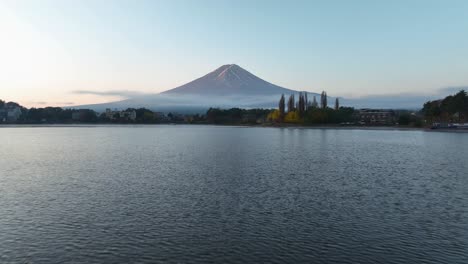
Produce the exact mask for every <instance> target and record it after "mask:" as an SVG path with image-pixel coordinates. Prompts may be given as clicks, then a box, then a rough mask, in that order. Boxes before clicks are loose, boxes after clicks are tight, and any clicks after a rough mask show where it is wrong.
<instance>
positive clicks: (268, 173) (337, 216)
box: [0, 126, 468, 264]
mask: <svg viewBox="0 0 468 264" xmlns="http://www.w3.org/2000/svg"><path fill="white" fill-rule="evenodd" d="M0 139H1V145H0V263H64V262H68V263H116V262H119V263H155V262H175V263H187V262H190V263H193V262H202V263H206V262H219V263H245V262H253V263H258V262H273V263H283V262H288V263H298V262H308V263H332V262H336V263H451V264H453V263H465V264H466V263H468V133H436V132H424V131H396V130H393V131H386V130H338V129H295V128H258V127H257V128H252V127H216V126H97V127H20V128H0Z"/></svg>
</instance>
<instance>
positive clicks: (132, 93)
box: [72, 90, 153, 98]
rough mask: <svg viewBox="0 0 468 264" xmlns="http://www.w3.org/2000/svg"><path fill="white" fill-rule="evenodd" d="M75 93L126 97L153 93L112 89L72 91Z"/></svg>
mask: <svg viewBox="0 0 468 264" xmlns="http://www.w3.org/2000/svg"><path fill="white" fill-rule="evenodd" d="M72 93H74V94H90V95H98V96H120V97H125V98H132V97H142V96H147V95H153V94H151V93H144V92H138V91H129V90H111V91H103V92H100V91H91V90H75V91H72Z"/></svg>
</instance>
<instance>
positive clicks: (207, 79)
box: [163, 64, 297, 96]
mask: <svg viewBox="0 0 468 264" xmlns="http://www.w3.org/2000/svg"><path fill="white" fill-rule="evenodd" d="M282 93H284V94H292V93H297V91H294V90H290V89H286V88H283V87H280V86H278V85H274V84H272V83H269V82H267V81H265V80H262V79H260V78H259V77H257V76H255V75H253V74H252V73H250V72H248V71H246V70H244V69H243V68H241V67H239V66H238V65H236V64H227V65H223V66H221V67H219V68H218V69H216V70H214V71H212V72H210V73H208V74H207V75H205V76H203V77H201V78H198V79H196V80H194V81H191V82H189V83H187V84H184V85H182V86H179V87H177V88H174V89H171V90H168V91H165V92H163V94H192V95H210V96H219V95H244V96H253V95H278V94H282Z"/></svg>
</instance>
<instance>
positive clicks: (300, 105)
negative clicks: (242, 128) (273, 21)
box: [0, 90, 468, 128]
mask: <svg viewBox="0 0 468 264" xmlns="http://www.w3.org/2000/svg"><path fill="white" fill-rule="evenodd" d="M328 98H329V97H328V96H327V93H326V92H322V94H321V95H320V98H317V97H316V96H313V97H312V98H309V97H308V94H307V93H305V92H301V93H299V98H297V100H296V98H295V96H294V94H292V95H290V96H289V97H288V99H287V100H286V97H285V96H284V95H282V96H281V98H279V102H278V108H277V109H240V108H231V109H220V108H209V109H208V110H207V112H206V113H205V114H183V113H176V112H169V113H164V112H155V111H152V110H150V109H146V108H128V109H125V110H119V109H106V111H104V112H96V111H93V110H90V109H72V108H61V107H45V108H29V109H28V108H25V107H23V106H21V105H19V104H18V103H15V102H4V101H2V100H0V124H79V123H84V124H169V123H176V124H221V125H222V124H225V125H265V126H281V125H303V126H314V125H340V126H406V127H432V128H450V127H454V126H457V125H458V126H460V127H463V126H464V122H466V121H467V117H468V96H467V93H466V92H465V91H464V90H462V91H460V92H458V93H457V94H454V95H450V96H447V97H446V98H444V99H441V100H436V101H429V102H427V103H425V104H424V105H423V106H422V109H421V110H419V111H409V110H396V109H394V110H392V109H369V108H365V109H355V108H352V107H345V106H341V105H340V102H339V99H338V98H336V99H335V100H334V102H332V104H331V105H330V103H329V102H328Z"/></svg>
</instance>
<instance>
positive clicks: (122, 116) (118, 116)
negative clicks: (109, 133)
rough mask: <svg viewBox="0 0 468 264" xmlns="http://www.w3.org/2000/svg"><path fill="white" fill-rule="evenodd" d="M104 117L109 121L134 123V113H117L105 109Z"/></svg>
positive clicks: (132, 111) (133, 111) (116, 111)
mask: <svg viewBox="0 0 468 264" xmlns="http://www.w3.org/2000/svg"><path fill="white" fill-rule="evenodd" d="M105 115H106V117H107V118H109V119H110V120H128V121H135V120H136V111H135V110H131V111H118V110H114V111H112V110H111V109H109V108H107V109H106V112H105Z"/></svg>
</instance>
